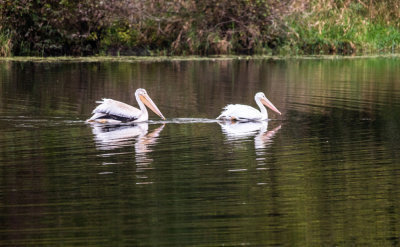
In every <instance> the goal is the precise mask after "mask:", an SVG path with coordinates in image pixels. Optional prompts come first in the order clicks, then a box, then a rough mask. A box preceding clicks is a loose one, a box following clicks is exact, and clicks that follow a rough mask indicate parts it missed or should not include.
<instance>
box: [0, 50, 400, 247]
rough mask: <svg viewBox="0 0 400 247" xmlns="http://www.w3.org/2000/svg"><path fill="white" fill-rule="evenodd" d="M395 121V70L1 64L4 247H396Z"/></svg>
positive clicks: (393, 63)
mask: <svg viewBox="0 0 400 247" xmlns="http://www.w3.org/2000/svg"><path fill="white" fill-rule="evenodd" d="M139 87H142V88H145V89H146V90H147V92H148V93H149V95H150V96H151V98H152V99H153V101H154V102H155V103H156V104H157V106H158V107H159V109H160V110H161V112H162V113H163V114H164V116H165V117H166V118H167V119H166V121H163V120H161V119H160V118H159V117H158V116H156V115H155V114H153V113H152V112H150V113H149V114H150V120H149V122H148V123H141V124H136V125H131V126H119V127H115V126H114V127H113V126H101V125H90V124H87V123H85V120H86V119H87V118H89V117H90V115H91V111H92V110H93V108H94V107H95V106H96V103H95V101H96V100H100V99H101V98H104V97H106V98H113V99H116V100H120V101H123V102H126V103H129V104H132V105H134V106H137V103H136V101H135V97H134V92H135V90H136V89H137V88H139ZM258 91H262V92H264V93H265V94H266V96H267V97H268V98H269V100H270V101H271V102H272V103H273V104H274V105H275V106H276V107H277V108H278V109H279V110H280V111H281V112H282V116H278V115H277V114H275V113H274V112H272V111H269V116H270V118H271V120H270V121H268V122H263V123H246V124H234V123H233V124H223V123H220V122H218V121H216V120H215V117H217V116H218V115H219V113H220V112H221V109H222V107H223V106H225V105H226V104H228V103H242V104H248V105H252V106H256V104H255V102H254V94H255V93H256V92H258ZM399 115H400V59H398V58H368V59H358V58H356V59H333V60H329V59H328V60H319V59H292V60H249V61H243V60H233V61H173V62H141V63H139V62H102V63H99V62H93V63H51V64H50V63H32V62H0V128H1V132H0V239H1V241H0V246H71V245H78V246H126V245H127V246H221V245H226V246H237V245H250V246H277V245H285V246H349V245H350V246H367V245H375V246H377V245H379V246H382V245H384V246H391V245H393V246H398V245H399V244H400V118H399Z"/></svg>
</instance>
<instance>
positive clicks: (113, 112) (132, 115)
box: [87, 88, 165, 124]
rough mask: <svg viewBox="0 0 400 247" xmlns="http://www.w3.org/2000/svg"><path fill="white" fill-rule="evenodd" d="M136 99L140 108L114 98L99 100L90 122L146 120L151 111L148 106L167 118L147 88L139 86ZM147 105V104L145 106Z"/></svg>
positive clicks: (113, 122)
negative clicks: (148, 110)
mask: <svg viewBox="0 0 400 247" xmlns="http://www.w3.org/2000/svg"><path fill="white" fill-rule="evenodd" d="M135 97H136V101H137V102H138V104H139V108H140V110H139V109H137V108H136V107H133V106H131V105H128V104H125V103H122V102H119V101H117V100H113V99H102V100H101V101H97V103H100V105H98V106H97V107H96V108H95V109H94V110H93V112H92V114H93V116H92V117H91V118H89V119H88V120H87V121H88V122H96V123H112V124H117V123H127V122H145V121H147V120H148V119H149V113H148V112H147V109H146V106H147V107H148V108H150V110H152V111H153V112H154V113H155V114H157V115H158V116H160V117H161V118H162V119H164V120H165V117H164V116H163V114H162V113H161V112H160V110H159V109H158V107H157V106H156V104H154V102H153V100H152V99H151V98H150V96H149V95H148V94H147V92H146V90H144V89H143V88H139V89H137V90H136V92H135ZM145 105H146V106H145Z"/></svg>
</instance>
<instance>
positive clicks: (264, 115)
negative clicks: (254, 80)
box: [217, 92, 281, 122]
mask: <svg viewBox="0 0 400 247" xmlns="http://www.w3.org/2000/svg"><path fill="white" fill-rule="evenodd" d="M254 100H255V101H256V103H257V105H258V107H259V108H260V111H259V110H257V109H255V108H254V107H251V106H248V105H241V104H230V105H227V106H225V107H224V109H223V111H222V112H221V115H219V116H218V117H217V119H219V120H229V121H239V122H249V121H263V120H268V112H267V109H266V108H265V106H267V107H268V108H270V109H271V110H273V111H274V112H276V113H278V114H279V115H281V112H280V111H279V110H278V109H277V108H276V107H275V106H274V105H273V104H272V103H271V101H269V100H268V99H267V97H265V94H264V93H261V92H259V93H256V95H255V96H254ZM264 105H265V106H264Z"/></svg>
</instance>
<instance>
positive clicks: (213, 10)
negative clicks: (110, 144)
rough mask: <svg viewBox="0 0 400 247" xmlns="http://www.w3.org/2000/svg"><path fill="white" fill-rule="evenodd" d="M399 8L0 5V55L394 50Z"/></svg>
mask: <svg viewBox="0 0 400 247" xmlns="http://www.w3.org/2000/svg"><path fill="white" fill-rule="evenodd" d="M398 9H399V5H398V1H397V0H385V1H365V0H359V1H345V0H336V1H333V0H306V1H304V0H294V1H291V0H284V1H281V0H251V1H249V0H223V1H216V0H203V1H195V0H179V1H171V0H162V1H154V0H144V1H143V0H133V1H132V0H108V1H100V2H99V1H96V0H85V1H72V0H62V1H53V0H41V1H36V0H35V1H34V0H20V1H13V0H3V1H2V4H1V5H0V23H1V24H0V51H4V50H7V52H0V56H9V55H10V54H11V53H12V54H14V55H36V56H43V55H66V54H67V55H88V54H115V55H119V54H137V55H154V54H157V55H187V54H198V55H210V54H288V53H289V54H320V53H323V54H327V53H329V54H331V53H335V54H336V53H339V54H351V53H354V52H378V51H379V52H380V51H384V52H394V51H395V50H397V49H398V48H399V43H400V30H399V23H398V19H399V17H400V16H399V13H398ZM60 16H62V18H60ZM5 33H6V34H9V35H7V36H4V35H3V36H4V37H2V35H1V34H5ZM2 39H3V41H2Z"/></svg>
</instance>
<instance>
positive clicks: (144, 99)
mask: <svg viewBox="0 0 400 247" xmlns="http://www.w3.org/2000/svg"><path fill="white" fill-rule="evenodd" d="M139 98H140V100H141V101H142V102H143V103H144V104H145V105H146V106H147V107H148V108H149V109H150V110H152V111H153V112H154V113H155V114H157V115H158V116H160V118H162V119H163V120H165V117H164V115H163V114H162V113H161V112H160V110H159V109H158V107H157V106H156V104H154V102H153V101H152V100H151V98H150V97H149V96H148V95H143V94H141V95H139Z"/></svg>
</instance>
